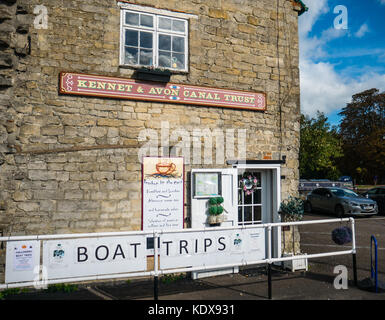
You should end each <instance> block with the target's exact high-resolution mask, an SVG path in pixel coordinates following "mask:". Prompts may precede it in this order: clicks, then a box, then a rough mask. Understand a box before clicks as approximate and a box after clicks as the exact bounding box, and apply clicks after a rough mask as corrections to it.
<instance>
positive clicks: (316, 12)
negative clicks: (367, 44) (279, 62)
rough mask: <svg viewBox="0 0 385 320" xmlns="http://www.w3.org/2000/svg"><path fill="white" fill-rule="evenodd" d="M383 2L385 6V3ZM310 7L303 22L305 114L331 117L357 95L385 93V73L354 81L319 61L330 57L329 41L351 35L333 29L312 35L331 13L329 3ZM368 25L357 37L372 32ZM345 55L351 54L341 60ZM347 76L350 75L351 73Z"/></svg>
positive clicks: (310, 1)
mask: <svg viewBox="0 0 385 320" xmlns="http://www.w3.org/2000/svg"><path fill="white" fill-rule="evenodd" d="M381 2H382V3H384V4H385V0H381ZM306 5H307V6H308V7H309V11H308V12H307V13H306V14H304V15H303V16H301V17H300V19H299V36H300V81H301V111H302V113H304V114H307V115H309V116H314V115H315V114H316V111H317V110H319V111H322V112H324V113H325V114H326V115H328V114H331V113H333V112H336V111H338V110H341V109H342V108H344V107H345V106H346V104H347V103H349V102H350V101H351V97H352V95H353V94H355V93H358V92H361V91H364V90H367V89H370V88H377V89H380V91H383V90H385V75H384V74H380V73H376V72H374V71H373V70H371V71H368V72H367V73H366V74H365V75H364V76H361V77H358V78H357V77H356V78H352V77H349V76H348V75H346V74H341V73H339V72H337V70H336V66H335V65H333V64H331V63H328V62H319V60H320V58H322V60H323V61H326V59H327V58H328V57H330V55H329V53H328V52H327V47H326V44H327V43H328V42H329V41H331V40H334V39H336V38H339V37H343V36H345V35H347V34H349V33H348V31H347V30H344V29H335V28H332V27H331V28H329V29H326V30H324V31H323V32H322V33H321V34H320V35H319V36H312V35H311V31H312V30H313V27H314V25H315V24H316V23H317V20H318V19H319V18H320V17H321V16H322V15H324V14H326V13H328V12H329V11H330V10H329V8H328V3H327V0H307V2H306ZM302 17H304V19H302ZM364 25H366V24H364ZM364 25H363V26H361V28H360V30H361V29H362V30H361V31H360V30H359V31H358V32H357V33H356V35H358V36H360V35H362V36H363V35H364V34H365V33H366V32H367V31H368V27H367V25H366V27H364ZM366 28H367V30H366ZM358 53H359V52H358V51H357V52H355V54H358ZM361 53H362V52H361ZM344 54H348V53H341V55H342V56H341V58H343V55H344ZM359 56H361V54H359ZM347 68H349V67H348V66H347ZM346 73H347V74H349V72H346Z"/></svg>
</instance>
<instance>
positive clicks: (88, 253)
mask: <svg viewBox="0 0 385 320" xmlns="http://www.w3.org/2000/svg"><path fill="white" fill-rule="evenodd" d="M43 266H44V267H45V268H46V271H47V279H60V278H71V277H86V276H96V275H108V274H116V273H126V272H135V271H146V269H147V258H146V236H145V235H132V236H121V237H105V238H80V239H71V240H47V241H43Z"/></svg>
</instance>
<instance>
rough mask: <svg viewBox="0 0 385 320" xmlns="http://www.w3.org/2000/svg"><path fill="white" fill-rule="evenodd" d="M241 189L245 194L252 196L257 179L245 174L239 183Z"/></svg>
mask: <svg viewBox="0 0 385 320" xmlns="http://www.w3.org/2000/svg"><path fill="white" fill-rule="evenodd" d="M239 184H240V187H241V189H242V190H243V191H244V192H245V193H246V194H247V195H250V194H252V193H253V192H254V191H255V190H256V189H257V187H258V179H257V178H256V177H255V176H254V175H253V174H251V173H248V172H246V173H245V174H244V175H243V178H242V179H241V180H240V181H239Z"/></svg>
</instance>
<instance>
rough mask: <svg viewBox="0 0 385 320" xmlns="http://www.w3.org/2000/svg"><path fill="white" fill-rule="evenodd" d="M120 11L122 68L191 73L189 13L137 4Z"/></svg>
mask: <svg viewBox="0 0 385 320" xmlns="http://www.w3.org/2000/svg"><path fill="white" fill-rule="evenodd" d="M121 9H122V10H121V37H120V64H121V65H124V66H133V67H141V66H144V67H154V68H164V69H170V70H176V71H183V72H187V71H188V17H187V15H186V14H180V13H174V12H168V11H166V10H158V9H153V8H144V7H140V6H137V5H125V6H122V8H121Z"/></svg>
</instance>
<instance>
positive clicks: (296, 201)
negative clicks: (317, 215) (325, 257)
mask: <svg viewBox="0 0 385 320" xmlns="http://www.w3.org/2000/svg"><path fill="white" fill-rule="evenodd" d="M304 212H305V210H304V201H303V200H302V199H300V198H296V197H289V198H288V199H286V200H284V201H282V202H281V205H280V208H279V212H278V213H279V214H280V215H281V220H282V222H294V221H300V220H302V219H303V215H304ZM282 231H283V235H282V244H283V248H282V249H283V252H282V255H283V256H284V257H285V256H286V257H288V256H293V255H302V254H303V253H301V249H300V234H299V230H298V226H283V227H282ZM283 267H284V268H288V269H291V270H292V271H296V270H303V269H305V270H307V268H308V264H307V259H306V258H304V259H296V260H290V261H284V262H283Z"/></svg>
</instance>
